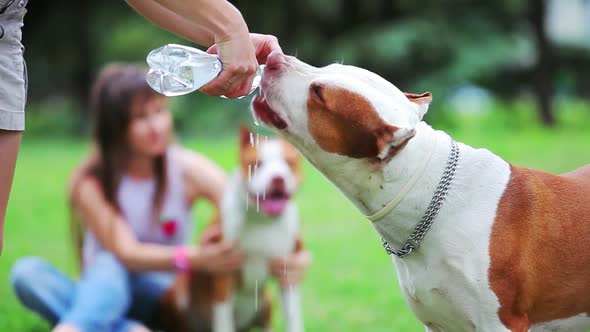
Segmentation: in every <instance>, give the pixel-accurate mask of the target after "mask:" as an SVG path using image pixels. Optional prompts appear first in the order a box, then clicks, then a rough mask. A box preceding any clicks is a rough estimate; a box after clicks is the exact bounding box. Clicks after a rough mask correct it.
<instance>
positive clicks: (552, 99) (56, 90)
mask: <svg viewBox="0 0 590 332" xmlns="http://www.w3.org/2000/svg"><path fill="white" fill-rule="evenodd" d="M232 2H233V3H234V4H235V5H236V6H237V7H238V8H239V9H240V10H241V11H242V13H243V15H244V17H245V19H246V22H248V24H249V27H250V30H251V31H252V32H261V33H268V34H274V35H276V36H277V37H278V38H279V40H280V42H281V44H282V46H283V50H284V51H285V52H286V53H287V54H293V55H296V56H297V57H299V58H300V59H301V60H303V61H305V62H308V63H310V64H313V65H316V66H323V65H328V64H330V63H334V62H340V63H344V64H351V65H356V66H361V67H364V68H367V69H369V70H372V71H374V72H376V73H378V74H380V75H382V76H384V77H385V78H387V79H388V80H390V81H391V82H393V83H394V84H396V85H397V86H398V87H400V88H401V89H402V90H404V91H409V92H423V91H432V92H433V95H434V101H433V103H432V104H431V107H430V111H429V113H428V114H427V117H426V120H427V121H428V122H429V123H430V124H431V125H433V126H434V127H435V128H439V129H443V130H445V131H446V132H448V133H449V134H451V135H452V136H453V137H455V138H456V139H457V140H459V141H462V142H465V143H467V144H469V145H472V146H475V147H485V148H488V149H490V150H491V151H493V152H494V153H496V154H498V155H500V156H501V157H503V158H505V159H506V160H508V161H510V162H512V163H515V164H518V165H523V166H527V167H532V168H539V169H543V170H546V171H550V172H564V171H568V170H571V169H573V168H576V167H578V166H581V165H584V164H588V163H590V129H589V126H590V104H589V102H590V100H589V97H590V0H547V1H544V0H495V1H478V0H423V1H419V2H417V1H413V0H298V1H293V0H241V1H232ZM28 10H29V12H28V13H27V16H26V18H25V26H24V31H23V33H24V40H23V43H24V45H25V47H26V51H25V58H26V60H27V63H28V69H29V99H28V106H27V110H26V112H27V123H26V126H27V129H26V132H25V135H24V139H23V144H22V149H21V152H20V155H19V160H18V163H17V169H16V177H15V181H14V185H13V190H12V195H11V198H10V202H9V208H8V213H7V218H6V221H7V224H6V228H5V248H4V252H3V253H2V256H1V257H0V331H24V332H41V331H48V330H49V327H48V326H47V325H46V324H45V323H44V322H43V321H41V320H40V319H38V318H37V317H36V316H35V315H34V314H31V313H29V312H27V311H26V310H25V309H24V308H23V307H22V306H20V305H19V304H18V302H17V301H16V298H15V297H14V295H13V293H12V290H11V288H10V286H9V271H10V267H11V265H12V264H13V263H14V261H15V260H16V259H18V258H19V257H22V256H28V255H35V256H42V257H44V258H45V259H47V260H49V261H50V262H51V263H53V264H55V265H56V266H57V267H59V268H60V269H62V270H64V271H66V272H67V273H68V274H69V275H71V276H72V277H75V276H76V274H77V269H76V264H75V255H74V254H73V251H72V246H71V244H70V236H69V219H68V218H69V217H68V216H69V214H68V207H67V199H66V182H67V179H68V176H69V174H70V172H71V170H72V169H73V168H74V167H75V165H76V163H77V162H79V161H80V160H81V159H82V158H83V157H84V156H85V154H86V153H87V151H88V148H89V145H90V144H91V142H90V119H91V117H90V116H89V114H88V109H87V99H88V88H89V85H90V84H91V82H92V79H93V78H94V77H95V75H96V73H97V71H98V70H99V69H100V68H101V67H102V66H103V65H105V64H107V63H110V62H113V61H127V62H136V63H144V59H145V55H146V54H147V53H148V52H149V51H150V50H151V49H153V48H156V47H159V46H161V45H163V44H167V43H183V44H187V45H191V43H190V42H188V41H185V40H182V39H180V38H178V37H175V36H173V35H171V34H169V33H167V32H165V31H162V30H160V29H158V28H157V27H155V26H153V25H152V24H151V23H150V22H148V21H147V20H145V19H144V18H142V17H140V16H139V15H137V14H136V13H135V12H134V11H132V10H131V9H130V8H129V7H128V6H127V5H126V4H125V2H123V1H66V0H54V1H29V4H28ZM248 102H249V98H244V99H243V100H224V99H222V98H213V97H208V96H205V95H203V94H200V93H194V94H192V95H189V96H184V97H175V98H172V100H171V107H172V111H173V114H174V119H175V126H176V129H177V132H178V140H179V142H181V143H182V144H185V145H187V146H189V147H190V148H192V149H195V150H196V151H198V152H200V153H202V154H204V155H206V156H207V157H209V158H211V159H212V160H214V161H216V162H218V163H219V164H220V165H221V166H222V167H223V168H224V169H225V170H227V171H228V172H229V171H231V170H232V169H233V168H234V167H235V165H236V163H237V154H236V153H237V135H236V134H237V128H238V126H239V125H240V124H241V123H244V122H250V121H251V120H250V117H249V111H248ZM297 201H298V203H299V205H300V209H301V222H302V229H303V235H304V238H305V242H306V244H307V246H308V248H309V249H310V250H311V251H312V253H313V255H314V263H313V265H312V267H311V268H310V270H309V273H308V275H307V276H306V279H305V283H304V285H303V292H304V314H305V320H306V327H307V330H308V331H422V330H423V329H422V327H421V326H420V324H419V323H418V321H417V320H416V319H415V318H414V316H413V315H412V313H411V312H410V310H409V309H408V307H407V306H406V305H405V303H404V301H403V298H402V296H401V293H400V290H399V287H398V283H397V279H396V275H395V269H394V268H393V266H392V265H391V263H390V258H389V257H388V256H386V255H385V252H384V251H383V249H382V247H381V244H380V240H379V237H378V236H377V234H376V233H375V232H374V231H373V229H372V228H371V226H370V224H369V223H368V222H367V221H366V220H365V219H363V217H362V216H361V215H360V213H358V212H357V211H356V210H355V209H354V208H353V207H352V205H351V204H349V203H348V202H347V201H346V200H345V199H344V197H343V196H342V194H340V193H339V192H338V191H337V190H336V189H335V188H334V187H332V186H331V185H330V184H329V182H328V181H327V180H325V179H324V178H323V177H322V176H321V175H320V174H319V173H318V172H317V171H315V170H314V169H312V168H311V167H310V166H309V165H306V167H305V178H304V183H303V186H302V188H301V191H300V193H299V195H298V197H297ZM209 212H210V209H209V207H207V206H205V205H198V206H197V208H196V209H195V220H196V223H197V224H198V225H202V224H203V223H204V222H205V220H206V218H207V215H208V214H209ZM539 254H540V255H542V254H543V253H539ZM273 289H275V291H276V287H273ZM277 309H278V308H277ZM97 314H100V313H97ZM274 321H275V326H276V330H278V331H282V330H283V329H282V327H281V324H280V322H281V317H280V311H279V310H276V311H275V316H274Z"/></svg>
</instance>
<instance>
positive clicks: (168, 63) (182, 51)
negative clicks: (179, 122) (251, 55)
mask: <svg viewBox="0 0 590 332" xmlns="http://www.w3.org/2000/svg"><path fill="white" fill-rule="evenodd" d="M146 61H147V63H148V65H149V67H150V69H149V71H148V73H147V76H146V80H147V82H148V84H149V85H150V86H151V87H152V89H154V90H156V91H157V92H159V93H161V94H163V95H165V96H180V95H185V94H187V93H191V92H193V91H196V90H198V89H200V88H201V87H202V86H203V85H205V84H207V83H209V82H211V81H212V80H213V79H214V78H215V77H217V75H219V73H220V72H221V70H222V69H223V65H222V63H221V60H219V58H218V57H217V56H215V55H212V54H208V53H206V52H203V51H201V50H199V49H197V48H193V47H189V46H184V45H177V44H167V45H164V46H162V47H159V48H156V49H155V50H153V51H151V52H150V53H149V54H148V55H147V58H146ZM263 66H264V65H261V66H260V67H259V68H258V71H257V72H256V76H255V77H254V82H253V83H252V90H251V91H250V93H252V92H253V91H254V90H256V88H258V85H259V84H260V79H261V73H262V69H263Z"/></svg>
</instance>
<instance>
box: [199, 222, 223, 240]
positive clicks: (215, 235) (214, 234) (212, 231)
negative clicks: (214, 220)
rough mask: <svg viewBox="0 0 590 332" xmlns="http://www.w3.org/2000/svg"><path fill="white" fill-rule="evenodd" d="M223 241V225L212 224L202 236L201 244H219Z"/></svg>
mask: <svg viewBox="0 0 590 332" xmlns="http://www.w3.org/2000/svg"><path fill="white" fill-rule="evenodd" d="M221 239H222V233H221V225H219V224H212V225H210V226H209V227H207V228H206V229H205V231H204V232H203V235H202V236H201V241H200V242H201V243H204V244H205V243H206V244H209V243H214V242H219V241H221Z"/></svg>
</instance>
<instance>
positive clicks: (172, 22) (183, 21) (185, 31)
mask: <svg viewBox="0 0 590 332" xmlns="http://www.w3.org/2000/svg"><path fill="white" fill-rule="evenodd" d="M127 3H128V4H129V6H131V7H132V8H133V9H135V11H137V12H138V13H140V14H141V15H142V16H144V17H145V18H147V19H148V20H150V21H152V22H153V23H154V24H156V25H157V26H159V27H161V28H162V29H165V30H168V31H170V32H172V33H174V34H177V35H179V36H181V37H184V38H186V39H188V40H191V41H193V42H195V43H197V44H199V45H202V46H207V47H208V46H211V45H213V44H214V43H215V37H214V35H213V33H212V32H211V31H209V30H208V29H206V28H205V27H204V26H201V25H198V24H196V23H193V22H191V21H189V20H188V19H187V18H185V17H183V16H180V15H177V14H175V13H174V12H172V11H171V10H169V9H168V8H165V7H163V6H162V5H160V4H159V3H157V2H156V1H154V0H127Z"/></svg>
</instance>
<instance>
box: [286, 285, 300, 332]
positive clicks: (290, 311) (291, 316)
mask: <svg viewBox="0 0 590 332" xmlns="http://www.w3.org/2000/svg"><path fill="white" fill-rule="evenodd" d="M281 302H282V303H281V304H282V305H281V307H282V308H283V319H284V320H285V326H286V331H287V332H303V331H304V328H303V313H302V312H301V308H302V307H301V291H300V289H299V286H298V285H290V286H287V287H281Z"/></svg>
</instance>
